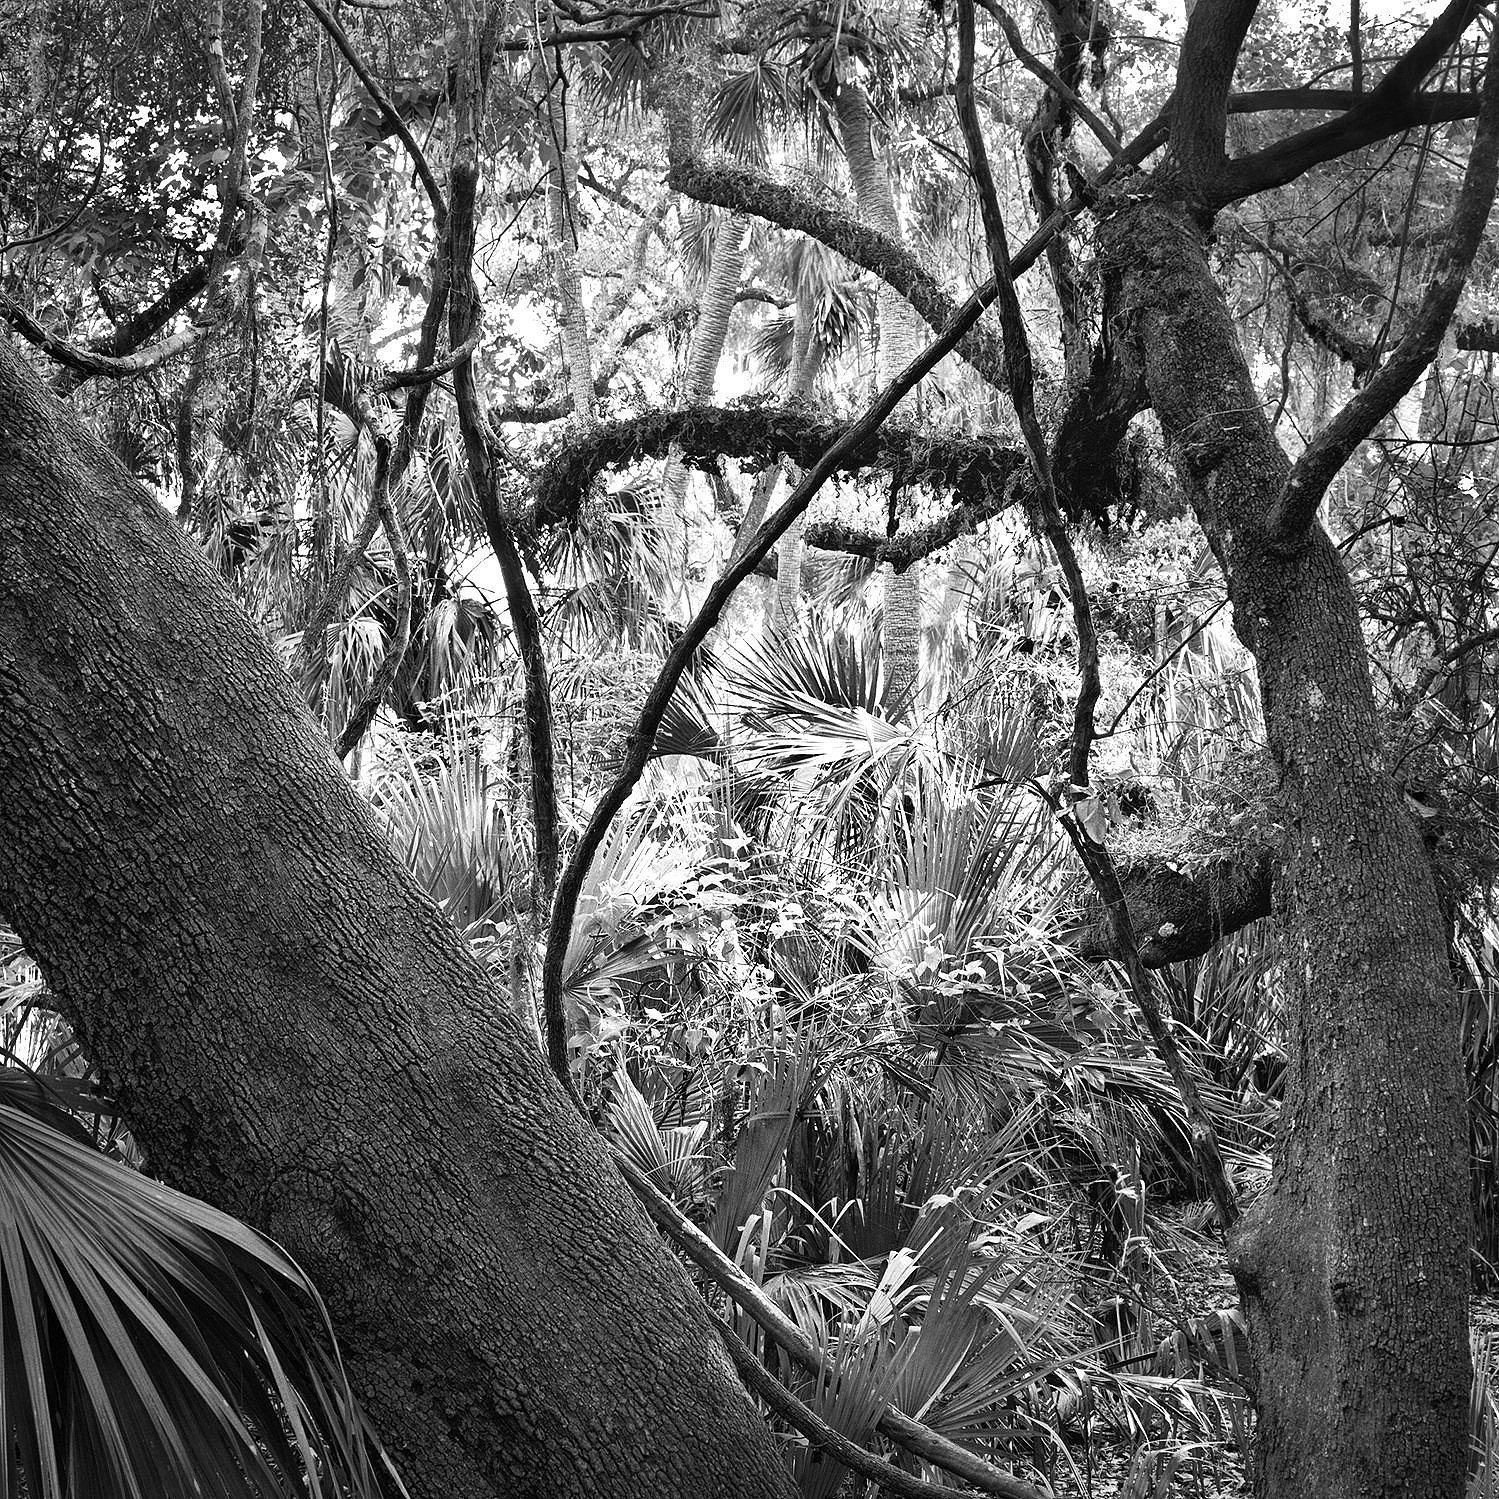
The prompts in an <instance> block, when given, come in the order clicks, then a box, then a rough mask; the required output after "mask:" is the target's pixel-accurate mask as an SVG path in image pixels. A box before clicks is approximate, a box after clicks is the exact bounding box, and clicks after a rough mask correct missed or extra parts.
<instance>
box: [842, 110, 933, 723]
mask: <svg viewBox="0 0 1499 1499" xmlns="http://www.w3.org/2000/svg"><path fill="white" fill-rule="evenodd" d="M873 124H874V121H873V116H872V114H871V112H870V108H869V97H868V95H867V94H865V92H864V90H863V88H862V87H861V86H860V85H859V84H857V83H841V84H840V85H839V86H838V129H839V133H840V134H841V135H842V137H843V155H844V159H845V160H846V161H847V163H848V175H849V180H850V181H851V182H852V184H853V189H854V201H855V202H856V203H857V204H858V207H859V213H860V216H861V217H863V218H864V219H866V220H867V221H868V222H869V223H870V224H872V225H873V226H874V227H875V228H876V229H882V230H884V232H885V233H886V234H889V235H892V236H893V237H894V238H895V239H897V240H899V241H901V242H904V236H903V235H902V233H901V227H900V215H899V214H898V213H897V212H896V210H895V194H894V192H893V191H892V189H891V186H890V173H889V171H888V170H887V168H886V166H885V163H884V161H883V160H882V159H881V157H880V155H879V152H878V151H877V150H876V149H875V144H874V131H873ZM876 310H877V314H878V317H879V350H878V356H877V359H876V364H875V373H876V379H877V381H878V382H879V384H880V385H881V386H884V385H886V384H888V383H889V381H890V378H891V376H893V375H895V374H897V373H898V372H899V371H901V370H903V369H904V368H905V367H906V366H907V365H908V364H910V362H911V361H912V360H913V359H914V358H915V357H916V355H917V354H918V353H919V352H920V351H921V349H922V347H923V346H924V345H925V342H926V334H925V327H926V325H925V323H924V322H923V321H922V318H921V316H920V314H919V313H918V312H917V311H916V309H915V308H914V307H912V306H911V304H910V303H909V302H907V301H906V299H905V298H904V297H902V296H901V295H900V294H899V293H898V292H896V291H893V290H892V289H891V288H890V287H888V286H886V285H885V283H884V282H881V283H880V289H879V293H878V298H877V302H876ZM908 399H911V400H914V399H915V398H914V396H913V397H910V398H908ZM880 575H881V577H882V579H883V580H884V588H885V611H884V623H883V625H882V628H881V639H880V654H881V656H882V657H883V659H884V662H885V680H886V682H887V684H888V685H889V687H890V689H891V691H892V694H893V700H894V701H896V702H907V703H909V702H910V701H911V700H912V699H913V698H914V696H915V693H916V690H917V686H918V684H919V682H920V678H921V618H922V616H921V563H920V562H913V563H911V564H910V566H909V567H907V568H906V569H905V570H904V571H903V572H896V571H895V570H894V569H893V568H891V567H889V566H888V565H887V566H884V567H881V569H880Z"/></svg>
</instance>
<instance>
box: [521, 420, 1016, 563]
mask: <svg viewBox="0 0 1499 1499" xmlns="http://www.w3.org/2000/svg"><path fill="white" fill-rule="evenodd" d="M855 425H856V424H852V423H851V424H848V425H843V424H840V423H837V422H828V421H824V420H821V419H820V418H818V417H816V416H814V415H812V414H811V413H810V412H808V411H806V410H803V409H801V408H798V407H777V406H764V407H724V406H698V407H694V408H692V409H691V410H687V411H653V412H647V413H645V414H644V415H642V416H637V417H629V418H625V419H623V420H620V421H615V422H603V423H600V425H599V426H597V427H596V428H594V429H593V430H592V431H589V432H587V433H578V434H573V435H572V436H571V437H570V439H569V441H568V442H567V443H566V445H565V446H563V447H562V448H560V449H559V450H558V451H557V452H556V453H555V454H553V456H552V457H551V458H550V459H549V460H548V461H547V463H546V464H545V465H544V466H543V467H542V469H541V471H540V473H539V474H538V475H537V476H536V480H535V485H534V489H535V496H536V508H535V520H536V524H537V525H539V526H553V525H560V524H570V523H572V522H574V521H575V520H576V519H577V516H578V510H579V506H580V505H581V503H582V501H583V499H584V498H585V497H586V496H587V494H588V492H589V490H590V489H591V488H592V486H593V483H594V481H595V480H596V479H597V478H598V477H599V475H600V474H602V473H603V472H604V471H605V470H607V469H612V468H623V467H627V466H628V465H630V464H634V463H639V462H641V461H643V460H645V459H653V458H661V457H665V456H666V454H668V453H669V452H671V451H672V449H673V448H674V447H675V448H679V449H680V450H681V457H682V460H683V462H685V463H689V464H692V465H694V466H696V467H698V468H703V469H709V470H711V469H712V468H714V467H716V466H717V464H718V462H719V460H720V459H723V458H741V459H747V460H752V461H754V462H757V463H758V464H759V465H760V466H762V467H766V466H769V465H770V464H772V463H775V462H776V461H778V459H779V458H780V457H781V455H782V454H785V455H787V456H788V457H790V458H791V459H792V461H793V462H795V463H797V464H798V465H800V466H801V467H803V468H810V467H811V466H812V464H813V463H815V462H816V461H817V459H818V458H819V457H821V455H822V454H823V453H825V452H826V451H827V450H828V449H829V448H831V447H833V446H834V445H835V444H837V443H838V442H840V441H841V440H842V439H843V438H844V437H845V436H846V435H847V434H848V433H849V432H850V431H852V430H853V427H854V426H855ZM1024 462H1025V458H1024V454H1023V453H1021V452H1020V451H1018V450H1017V449H1016V448H1014V447H1013V446H1011V445H1010V444H1008V443H1004V442H1000V441H997V440H995V439H993V438H984V437H964V436H961V435H958V434H948V435H942V436H931V435H928V434H927V433H925V432H923V431H921V430H919V429H915V428H911V427H905V426H897V425H891V426H889V427H886V428H883V429H878V430H871V431H870V432H869V433H868V434H867V436H865V437H864V438H863V439H862V440H860V441H859V442H858V443H856V444H854V445H853V446H851V447H848V448H845V449H843V450H842V453H841V456H840V458H839V461H838V464H837V467H836V468H835V469H834V470H833V472H834V473H839V474H852V473H857V472H859V471H860V470H862V469H866V468H878V469H880V470H882V471H884V472H885V473H887V474H888V475H889V476H890V478H891V481H892V482H893V483H895V484H897V485H899V486H901V487H904V486H906V485H910V484H925V485H930V486H931V487H933V488H940V489H946V490H948V491H950V492H951V493H952V494H953V495H954V496H955V497H956V498H957V499H958V500H959V501H960V502H961V503H962V504H964V505H967V506H970V507H972V509H973V510H974V512H975V514H976V515H978V516H980V517H982V516H987V515H993V514H995V513H997V511H998V510H999V509H1000V508H1002V507H1003V505H1004V504H1006V503H1008V500H1007V498H1006V495H1005V491H1006V489H1007V486H1008V485H1009V482H1010V480H1011V478H1012V476H1013V475H1014V474H1015V472H1016V471H1017V469H1019V468H1021V467H1022V466H1023V464H1024ZM829 534H833V533H832V532H830V533H829ZM849 534H850V535H855V534H857V535H861V536H862V534H863V533H853V532H850V533H849ZM957 534H960V532H957V531H955V532H954V535H957ZM948 539H949V540H951V539H952V538H951V537H949V538H948ZM814 544H815V545H820V544H821V543H814ZM939 544H940V543H939ZM854 549H855V548H853V547H844V548H839V550H854ZM859 551H860V554H861V555H862V554H863V551H862V545H861V546H860V547H859ZM907 560H908V562H909V560H911V559H909V558H908V559H907Z"/></svg>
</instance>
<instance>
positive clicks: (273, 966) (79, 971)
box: [0, 345, 793, 1499]
mask: <svg viewBox="0 0 1499 1499" xmlns="http://www.w3.org/2000/svg"><path fill="white" fill-rule="evenodd" d="M0 786H3V788H4V794H3V796H0V911H3V912H4V914H5V916H6V917H7V918H8V919H9V920H11V921H12V922H13V924H14V925H15V927H16V929H17V931H18V932H19V933H20V934H21V936H22V939H23V940H24V942H25V943H26V945H27V948H28V950H29V951H30V952H31V953H32V955H33V956H34V957H35V958H36V959H37V960H38V961H39V962H40V964H41V965H42V968H43V970H44V972H45V973H46V975H47V978H48V981H49V983H50V985H51V986H52V989H53V992H54V993H55V994H56V996H57V999H58V1002H59V1004H60V1005H61V1006H62V1007H63V1009H64V1011H65V1012H66V1014H67V1015H68V1017H69V1019H70V1020H72V1022H73V1023H74V1024H75V1025H76V1026H77V1027H78V1029H79V1032H80V1035H81V1036H82V1038H83V1039H84V1042H85V1045H86V1046H87V1047H88V1049H89V1052H90V1054H91V1055H92V1056H93V1057H94V1059H95V1060H96V1061H97V1062H98V1064H99V1066H100V1068H101V1070H102V1071H103V1074H104V1076H105V1077H106V1079H107V1081H108V1083H109V1086H110V1087H111V1088H112V1089H113V1090H114V1092H115V1096H116V1097H117V1099H118V1102H119V1106H120V1109H121V1112H122V1115H123V1117H124V1118H125V1119H126V1120H127V1121H128V1122H129V1124H130V1125H131V1127H132V1129H133V1130H134V1131H135V1132H136V1134H137V1136H138V1138H139V1139H140V1141H141V1143H142V1145H143V1146H144V1147H145V1149H146V1152H147V1156H148V1159H149V1161H150V1163H151V1166H152V1169H153V1170H155V1171H156V1172H158V1173H160V1174H161V1175H162V1176H163V1177H165V1178H167V1179H169V1180H170V1181H171V1182H172V1183H173V1184H174V1185H176V1186H178V1187H181V1188H183V1189H185V1190H187V1191H190V1192H194V1193H196V1194H198V1195H199V1196H202V1197H204V1198H206V1199H207V1200H209V1201H210V1202H213V1203H215V1204H216V1205H217V1206H219V1207H221V1208H223V1209H226V1210H227V1211H229V1212H232V1213H235V1214H237V1215H239V1216H241V1217H243V1218H245V1219H247V1220H248V1221H250V1222H252V1223H254V1224H256V1225H257V1226H259V1227H261V1228H262V1229H264V1230H265V1231H267V1232H268V1233H270V1234H271V1235H273V1236H274V1237H275V1238H276V1239H278V1240H279V1241H280V1242H281V1243H282V1244H284V1245H285V1246H286V1247H287V1249H288V1250H289V1251H290V1252H291V1253H292V1254H294V1255H295V1256H296V1257H297V1258H298V1259H299V1260H300V1262H301V1263H302V1264H303V1265H304V1266H305V1268H306V1269H307V1270H308V1271H309V1272H310V1273H311V1275H312V1276H313V1277H314V1279H315V1281H316V1282H317V1284H318V1285H319V1286H320V1288H321V1289H322V1291H323V1293H324V1295H325V1296H326V1298H327V1301H328V1305H329V1308H330V1310H331V1312H332V1314H333V1319H334V1324H335V1326H336V1328H337V1330H338V1332H339V1336H340V1338H341V1340H342V1345H343V1350H344V1354H345V1357H346V1360H347V1363H348V1368H349V1373H350V1377H351V1380H352V1382H353V1385H354V1388H355V1390H356V1391H357V1393H358V1394H359V1396H360V1398H361V1399H362V1400H363V1402H364V1404H365V1408H366V1410H367V1412H368V1414H369V1416H370V1418H371V1420H372V1421H373V1423H374V1426H375V1428H376V1429H377V1430H378V1431H379V1432H380V1433H381V1435H382V1438H383V1439H384V1441H385V1443H386V1444H387V1447H388V1449H389V1450H390V1452H391V1454H392V1456H393V1458H394V1459H395V1461H396V1463H397V1464H398V1466H399V1467H400V1468H401V1470H402V1472H403V1473H404V1475H405V1478H406V1482H407V1484H408V1485H409V1487H410V1489H411V1492H412V1494H413V1495H414V1496H416V1499H454V1496H460V1495H461V1496H463V1499H482V1496H484V1495H505V1496H530V1495H535V1496H538V1499H539V1496H543V1495H545V1496H549V1499H550V1496H555V1495H576V1496H579V1499H583V1496H588V1499H595V1496H600V1495H617V1496H629V1499H636V1496H641V1499H644V1496H651V1499H656V1496H659V1495H680V1496H683V1499H687V1496H694V1499H695V1496H699V1495H704V1494H710V1495H723V1496H743V1499H760V1496H762V1495H767V1494H771V1495H786V1496H788V1499H789V1496H790V1495H791V1493H792V1492H793V1487H792V1485H791V1483H790V1480H789V1478H788V1477H787V1475H786V1473H785V1470H784V1469H783V1467H782V1465H781V1462H780V1459H779V1457H778V1455H777V1452H776V1449H775V1444H774V1442H773V1441H772V1439H771V1437H770V1436H769V1434H768V1432H767V1431H766V1429H765V1428H764V1426H763V1425H762V1423H761V1422H760V1420H759V1418H758V1416H757V1414H756V1412H755V1410H754V1408H753V1406H752V1405H751V1403H750V1401H749V1399H748V1398H747V1397H746V1395H745V1393H744V1391H743V1388H742V1387H741V1386H740V1385H739V1383H738V1381H737V1378H736V1377H735V1375H734V1373H733V1371H732V1369H731V1367H730V1365H729V1363H728V1360H727V1358H726V1356H725V1354H724V1351H723V1348H722V1346H721V1344H720V1342H719V1340H718V1338H717V1336H716V1334H715V1333H714V1332H713V1330H712V1328H711V1326H710V1324H709V1322H708V1319H707V1316H706V1312H705V1309H704V1307H703V1306H702V1304H701V1302H700V1301H699V1300H698V1298H697V1296H696V1295H695V1293H694V1292H693V1290H692V1288H691V1287H690V1285H689V1284H688V1283H687V1281H686V1279H685V1277H684V1276H683V1274H682V1273H681V1271H680V1269H679V1268H678V1266H677V1265H676V1263H675V1261H674V1260H673V1259H672V1258H671V1257H670V1255H669V1254H668V1253H667V1252H666V1250H665V1249H664V1247H663V1246H662V1245H661V1244H660V1242H659V1241H658V1240H657V1238H656V1237H655V1234H654V1233H653V1231H652V1230H651V1229H650V1227H649V1225H648V1224H647V1222H646V1220H645V1218H644V1217H643V1215H642V1214H641V1212H640V1211H639V1209H638V1207H637V1206H636V1205H635V1203H634V1202H633V1200H632V1199H631V1197H630V1194H629V1193H628V1192H627V1191H626V1190H625V1188H624V1187H623V1185H622V1183H621V1182H620V1181H619V1179H618V1177H617V1175H616V1174H615V1171H614V1169H613V1167H612V1165H611V1164H610V1162H609V1160H608V1156H607V1152H606V1151H605V1150H604V1148H603V1147H602V1146H601V1144H600V1142H599V1141H598V1139H597V1138H596V1137H595V1136H594V1135H593V1133H592V1131H591V1130H589V1128H588V1127H587V1125H586V1124H585V1122H584V1121H583V1120H582V1119H581V1118H580V1117H579V1116H578V1115H577V1114H576V1112H575V1111H573V1110H572V1109H571V1108H569V1107H568V1106H567V1105H566V1103H565V1102H564V1099H563V1096H562V1094H561V1092H560V1091H559V1089H558V1088H557V1086H556V1085H555V1084H554V1082H553V1081H552V1079H551V1078H550V1077H549V1076H548V1075H547V1073H546V1071H545V1069H544V1067H543V1064H542V1062H541V1059H540V1057H539V1056H538V1055H537V1053H536V1049H535V1045H534V1042H533V1040H532V1038H531V1037H530V1036H529V1035H528V1034H527V1033H526V1031H525V1030H524V1028H523V1027H522V1025H521V1023H520V1022H519V1021H518V1019H517V1018H516V1017H515V1016H514V1015H513V1014H511V1013H510V1012H509V1010H508V1009H507V1007H506V1002H505V999H504V997H503V995H502V993H501V991H500V990H499V989H498V988H497V987H496V985H495V984H493V983H492V982H491V980H490V977H489V975H488V974H487V973H486V971H485V970H484V969H482V968H481V967H480V966H479V964H478V963H477V962H476V961H475V960H474V959H473V957H472V956H471V954H470V953H469V952H468V950H467V949H466V948H465V946H464V945H463V943H462V942H461V941H460V940H459V938H458V937H457V935H456V934H455V933H454V931H453V929H452V927H451V926H450V925H449V923H448V922H447V920H446V919H445V918H444V917H443V915H442V914H441V912H440V911H438V910H437V908H436V907H435V906H433V905H432V903H431V902H430V901H429V900H427V899H426V897H425V896H423V895H422V894H421V893H420V892H419V890H418V889H417V887H416V886H415V884H414V882H413V881H412V880H411V879H410V877H409V876H408V875H407V874H406V872H405V870H404V869H403V868H402V867H401V866H400V864H399V863H398V862H397V861H396V859H395V858H394V857H393V855H392V853H391V851H390V849H389V846H388V844H387V843H386V840H385V839H384V837H383V836H382V834H381V832H380V830H379V829H378V827H377V825H376V824H375V822H374V819H373V818H372V816H371V814H370V812H369V811H368V809H367V808H366V807H365V805H364V804H363V803H362V802H361V801H360V799H359V798H358V797H357V796H356V795H355V793H354V792H353V790H352V788H351V787H350V786H349V785H348V783H347V781H346V780H345V779H344V777H343V776H342V774H341V773H340V771H339V769H338V767H337V765H336V764H335V763H334V761H333V760H332V758H331V757H330V755H329V751H328V746H327V744H326V743H325V742H324V741H323V740H322V737H321V735H320V734H319V733H318V731H317V728H316V726H315V725H314V724H313V723H312V722H311V720H310V719H309V717H308V715H307V713H306V711H305V709H304V708H303V706H302V704H301V703H300V701H299V699H298V696H297V693H296V692H295V690H294V689H293V687H292V685H291V683H290V682H289V681H288V680H287V679H286V677H285V676H284V675H283V674H282V672H281V671H280V670H279V669H278V668H277V666H276V665H275V662H274V660H273V658H272V656H271V653H270V651H269V649H268V647H267V645H266V643H265V641H264V640H263V639H262V638H261V637H260V635H259V633H258V632H257V631H256V629H255V628H254V626H253V625H252V624H251V623H250V622H249V621H248V620H247V619H246V618H245V617H244V616H243V615H242V614H241V613H240V612H239V610H238V609H237V608H236V607H235V605H234V604H233V601H232V600H231V599H230V598H229V597H228V595H227V594H226V593H225V592H224V590H223V589H222V587H221V586H220V584H219V583H218V581H217V579H215V577H214V576H213V574H212V572H211V570H210V568H209V567H208V565H207V563H206V561H205V560H204V559H203V557H202V556H201V554H200V553H199V552H198V551H197V550H196V549H195V548H193V547H192V546H191V545H190V544H189V543H187V542H186V541H185V540H184V539H183V538H182V537H181V535H180V533H179V532H178V530H177V528H176V527H175V526H174V525H173V523H172V521H171V519H170V517H169V516H168V515H167V514H166V513H165V512H164V511H163V510H162V509H161V508H160V507H159V506H158V505H157V504H156V503H155V502H154V501H153V500H152V499H151V498H150V497H149V496H148V495H147V494H146V492H145V491H144V490H142V489H141V488H140V487H139V486H137V485H135V484H134V483H133V482H132V481H130V480H129V479H128V478H127V476H126V475H125V474H124V472H123V470H122V469H121V468H120V467H119V465H118V464H117V463H116V462H115V461H114V460H113V458H111V457H110V456H109V455H108V453H107V452H106V451H105V450H104V449H103V448H102V447H101V446H100V445H99V444H98V443H97V442H95V441H94V440H93V439H92V438H91V437H89V436H88V435H87V434H86V432H85V431H84V430H83V429H82V427H81V426H80V425H79V423H78V422H77V420H76V419H75V418H74V417H73V416H72V414H71V413H69V412H68V411H67V410H66V408H64V407H62V406H60V405H59V404H58V403H57V402H56V401H54V400H52V399H51V398H49V397H46V396H44V395H43V394H42V393H41V392H40V390H39V389H38V387H37V384H36V382H35V380H34V378H33V377H32V376H31V375H30V374H29V372H27V371H26V370H25V369H24V368H23V366H22V364H21V362H20V361H19V360H18V359H17V357H16V356H15V354H14V353H13V351H12V350H11V349H10V348H9V347H8V346H4V345H0Z"/></svg>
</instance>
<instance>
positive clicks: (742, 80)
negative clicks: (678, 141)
mask: <svg viewBox="0 0 1499 1499" xmlns="http://www.w3.org/2000/svg"><path fill="white" fill-rule="evenodd" d="M788 102H789V101H788V97H787V89H786V75H785V69H784V68H781V67H779V66H777V65H776V64H775V63H773V62H770V61H769V60H768V59H766V58H765V57H763V56H762V57H759V58H757V59H756V60H755V63H754V65H753V66H752V67H749V68H745V69H744V70H743V71H742V72H738V73H732V74H730V75H729V77H727V78H726V79H725V80H724V81H723V83H721V84H720V85H719V88H718V91H717V93H715V94H714V96H713V100H712V102H711V103H710V105H709V107H708V138H709V139H710V140H711V141H713V143H714V144H715V145H719V146H722V147H724V149H725V150H727V151H729V152H731V153H733V154H734V155H736V156H742V157H744V158H745V159H746V160H748V161H753V162H757V163H758V162H763V161H764V160H765V157H766V140H765V136H766V127H767V125H768V124H769V123H770V122H771V121H772V120H774V119H777V118H779V117H781V116H783V115H784V114H785V112H786V109H787V105H788Z"/></svg>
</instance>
